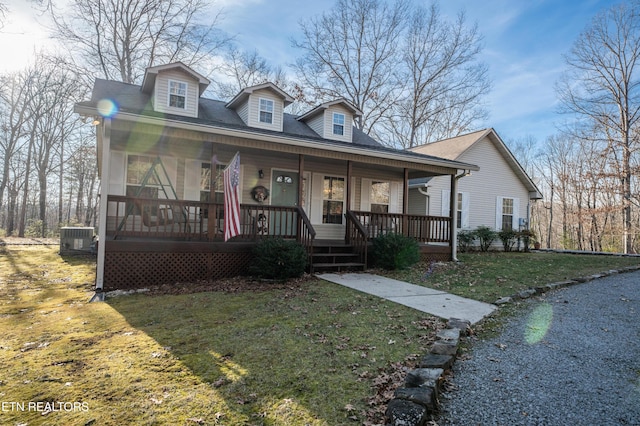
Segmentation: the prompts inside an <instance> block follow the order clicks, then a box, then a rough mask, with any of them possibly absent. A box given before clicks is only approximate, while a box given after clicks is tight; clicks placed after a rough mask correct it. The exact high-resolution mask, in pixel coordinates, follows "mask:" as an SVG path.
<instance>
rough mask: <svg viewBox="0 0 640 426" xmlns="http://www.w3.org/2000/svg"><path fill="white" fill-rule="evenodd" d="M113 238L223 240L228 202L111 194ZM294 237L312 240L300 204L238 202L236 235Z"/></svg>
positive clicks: (308, 242) (308, 244)
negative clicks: (224, 203)
mask: <svg viewBox="0 0 640 426" xmlns="http://www.w3.org/2000/svg"><path fill="white" fill-rule="evenodd" d="M108 203H109V207H108V213H107V231H106V232H107V236H108V237H109V238H113V239H118V238H159V239H172V240H189V241H222V240H224V206H223V205H222V204H216V203H205V202H199V201H184V200H166V199H156V198H153V199H151V198H134V197H127V196H118V195H110V196H109V197H108ZM267 237H282V238H291V239H296V240H298V241H300V242H301V243H302V244H303V245H304V246H305V248H307V247H311V246H313V239H314V238H315V230H314V229H313V226H312V225H311V222H310V221H309V218H308V217H307V215H306V214H305V213H304V211H303V210H302V209H301V208H300V207H286V206H268V205H259V204H241V205H240V235H239V236H238V237H236V238H238V239H245V240H246V239H250V240H255V239H259V238H267Z"/></svg>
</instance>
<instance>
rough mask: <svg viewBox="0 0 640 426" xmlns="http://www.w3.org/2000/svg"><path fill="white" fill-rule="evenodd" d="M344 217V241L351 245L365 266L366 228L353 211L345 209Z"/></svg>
mask: <svg viewBox="0 0 640 426" xmlns="http://www.w3.org/2000/svg"><path fill="white" fill-rule="evenodd" d="M345 218H346V219H347V233H346V240H347V241H346V242H347V244H351V245H352V246H353V249H354V251H355V252H356V253H358V254H359V255H360V262H361V263H363V264H364V265H365V267H366V264H367V249H368V245H369V238H368V235H367V230H366V229H365V227H364V226H363V225H362V222H360V219H358V217H357V216H356V215H355V214H354V212H353V211H351V210H347V212H346V213H345Z"/></svg>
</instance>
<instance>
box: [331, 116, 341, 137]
mask: <svg viewBox="0 0 640 426" xmlns="http://www.w3.org/2000/svg"><path fill="white" fill-rule="evenodd" d="M333 134H334V135H337V136H343V135H344V114H340V113H337V112H334V113H333Z"/></svg>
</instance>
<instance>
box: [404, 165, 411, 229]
mask: <svg viewBox="0 0 640 426" xmlns="http://www.w3.org/2000/svg"><path fill="white" fill-rule="evenodd" d="M403 179H404V182H402V230H403V232H402V233H403V234H404V235H405V236H406V237H410V235H409V218H408V217H407V212H408V211H409V169H407V168H406V167H405V169H404V178H403Z"/></svg>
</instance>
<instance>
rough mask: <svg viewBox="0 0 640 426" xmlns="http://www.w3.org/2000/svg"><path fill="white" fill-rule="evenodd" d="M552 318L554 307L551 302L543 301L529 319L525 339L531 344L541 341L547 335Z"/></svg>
mask: <svg viewBox="0 0 640 426" xmlns="http://www.w3.org/2000/svg"><path fill="white" fill-rule="evenodd" d="M552 320H553V307H552V306H551V305H550V304H548V303H543V304H541V305H540V306H538V307H536V308H535V309H534V310H533V312H531V314H530V315H529V319H528V320H527V329H526V330H525V332H524V338H525V341H526V342H527V343H528V344H530V345H533V344H535V343H538V342H539V341H541V340H542V339H543V338H544V336H546V335H547V332H548V331H549V327H551V321H552Z"/></svg>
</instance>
